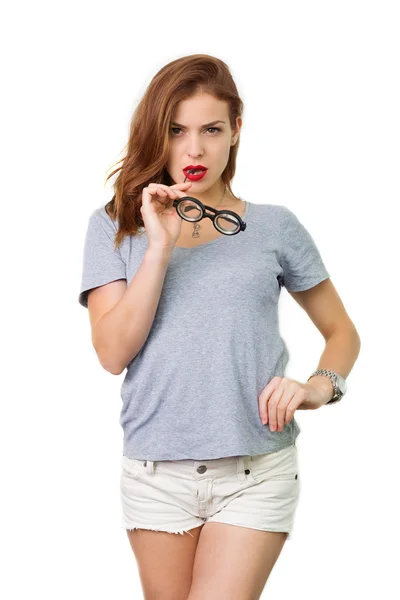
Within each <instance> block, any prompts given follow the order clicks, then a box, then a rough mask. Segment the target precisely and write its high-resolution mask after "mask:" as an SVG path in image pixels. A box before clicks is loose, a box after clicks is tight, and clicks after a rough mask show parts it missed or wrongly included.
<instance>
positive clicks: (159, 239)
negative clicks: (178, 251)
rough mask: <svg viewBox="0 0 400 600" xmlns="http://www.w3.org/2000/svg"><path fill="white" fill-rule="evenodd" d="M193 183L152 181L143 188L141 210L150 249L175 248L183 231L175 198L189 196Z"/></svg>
mask: <svg viewBox="0 0 400 600" xmlns="http://www.w3.org/2000/svg"><path fill="white" fill-rule="evenodd" d="M191 185H192V182H191V181H187V182H186V183H175V184H174V185H171V186H168V185H164V184H162V183H150V184H149V185H148V186H147V187H145V188H143V192H142V206H141V207H140V212H141V214H142V219H143V222H144V226H145V229H146V232H147V237H148V248H149V249H151V248H157V249H160V248H161V249H171V250H172V249H173V248H174V246H175V244H176V242H177V240H178V238H179V235H180V233H181V226H182V218H181V217H180V216H179V215H178V213H177V211H176V209H175V208H174V207H173V205H172V204H173V201H174V200H175V199H177V198H183V197H184V196H187V190H188V189H189V188H190V186H191ZM182 190H183V191H182Z"/></svg>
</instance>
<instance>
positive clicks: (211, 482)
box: [120, 442, 300, 539]
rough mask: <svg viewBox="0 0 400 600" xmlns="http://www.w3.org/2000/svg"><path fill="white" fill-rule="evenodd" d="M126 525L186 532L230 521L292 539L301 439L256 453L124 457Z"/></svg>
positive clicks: (297, 493)
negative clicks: (156, 458)
mask: <svg viewBox="0 0 400 600" xmlns="http://www.w3.org/2000/svg"><path fill="white" fill-rule="evenodd" d="M121 467H122V471H121V477H120V488H121V503H122V525H121V527H122V528H123V529H129V530H132V529H152V530H154V531H166V532H169V533H181V534H183V533H184V532H186V533H189V535H192V534H191V533H190V532H189V531H188V530H190V529H193V528H194V527H199V526H200V525H204V523H211V522H217V523H228V524H231V525H238V526H240V527H250V528H252V529H260V530H263V531H280V532H288V537H287V539H291V538H292V527H293V522H294V515H295V511H296V507H297V503H298V499H299V492H300V485H299V466H298V455H297V446H296V442H292V444H291V445H290V446H287V447H286V448H283V449H281V450H278V451H276V452H269V453H267V454H260V455H257V456H229V457H225V458H217V459H212V460H192V459H184V460H162V461H151V460H137V459H133V458H128V457H126V456H123V457H122V460H121Z"/></svg>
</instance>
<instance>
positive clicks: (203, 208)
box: [173, 169, 247, 235]
mask: <svg viewBox="0 0 400 600" xmlns="http://www.w3.org/2000/svg"><path fill="white" fill-rule="evenodd" d="M193 171H194V169H193ZM189 172H191V171H189ZM185 181H186V178H185ZM173 206H174V207H175V208H176V210H177V212H178V214H179V216H180V217H182V219H184V220H185V221H191V222H193V223H194V222H196V221H201V220H202V219H205V218H208V219H211V220H212V222H213V225H214V227H215V229H217V230H218V231H220V232H221V233H223V234H224V235H236V234H237V233H239V232H240V231H244V230H245V229H246V227H247V225H246V223H245V222H244V221H243V219H242V218H241V217H240V216H239V215H238V214H237V213H235V212H234V211H233V210H227V209H226V210H216V209H215V208H213V207H212V206H207V205H206V204H203V203H202V202H200V200H197V198H192V196H184V197H183V198H178V199H177V200H174V202H173Z"/></svg>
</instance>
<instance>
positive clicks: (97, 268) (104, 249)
mask: <svg viewBox="0 0 400 600" xmlns="http://www.w3.org/2000/svg"><path fill="white" fill-rule="evenodd" d="M116 231H117V229H116V225H115V224H114V222H113V220H112V219H111V217H110V216H109V215H108V214H107V213H106V212H105V209H104V207H103V208H102V209H96V210H95V211H94V212H93V213H92V214H91V215H90V217H89V224H88V227H87V231H86V237H85V241H84V248H83V268H82V279H81V288H80V293H79V298H78V300H79V303H80V304H81V305H82V306H84V307H85V308H88V292H89V290H91V289H93V288H95V287H98V286H100V285H105V284H106V283H110V282H111V281H116V280H117V279H126V278H127V277H126V264H125V262H124V260H123V258H122V256H121V252H120V249H119V248H118V249H115V248H114V239H115V234H116Z"/></svg>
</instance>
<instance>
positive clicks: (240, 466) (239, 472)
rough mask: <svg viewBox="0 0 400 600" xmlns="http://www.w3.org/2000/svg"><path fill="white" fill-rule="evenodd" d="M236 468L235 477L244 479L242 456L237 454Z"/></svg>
mask: <svg viewBox="0 0 400 600" xmlns="http://www.w3.org/2000/svg"><path fill="white" fill-rule="evenodd" d="M236 468H237V471H236V473H237V478H238V479H239V481H246V475H245V473H244V457H243V456H237V457H236Z"/></svg>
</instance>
